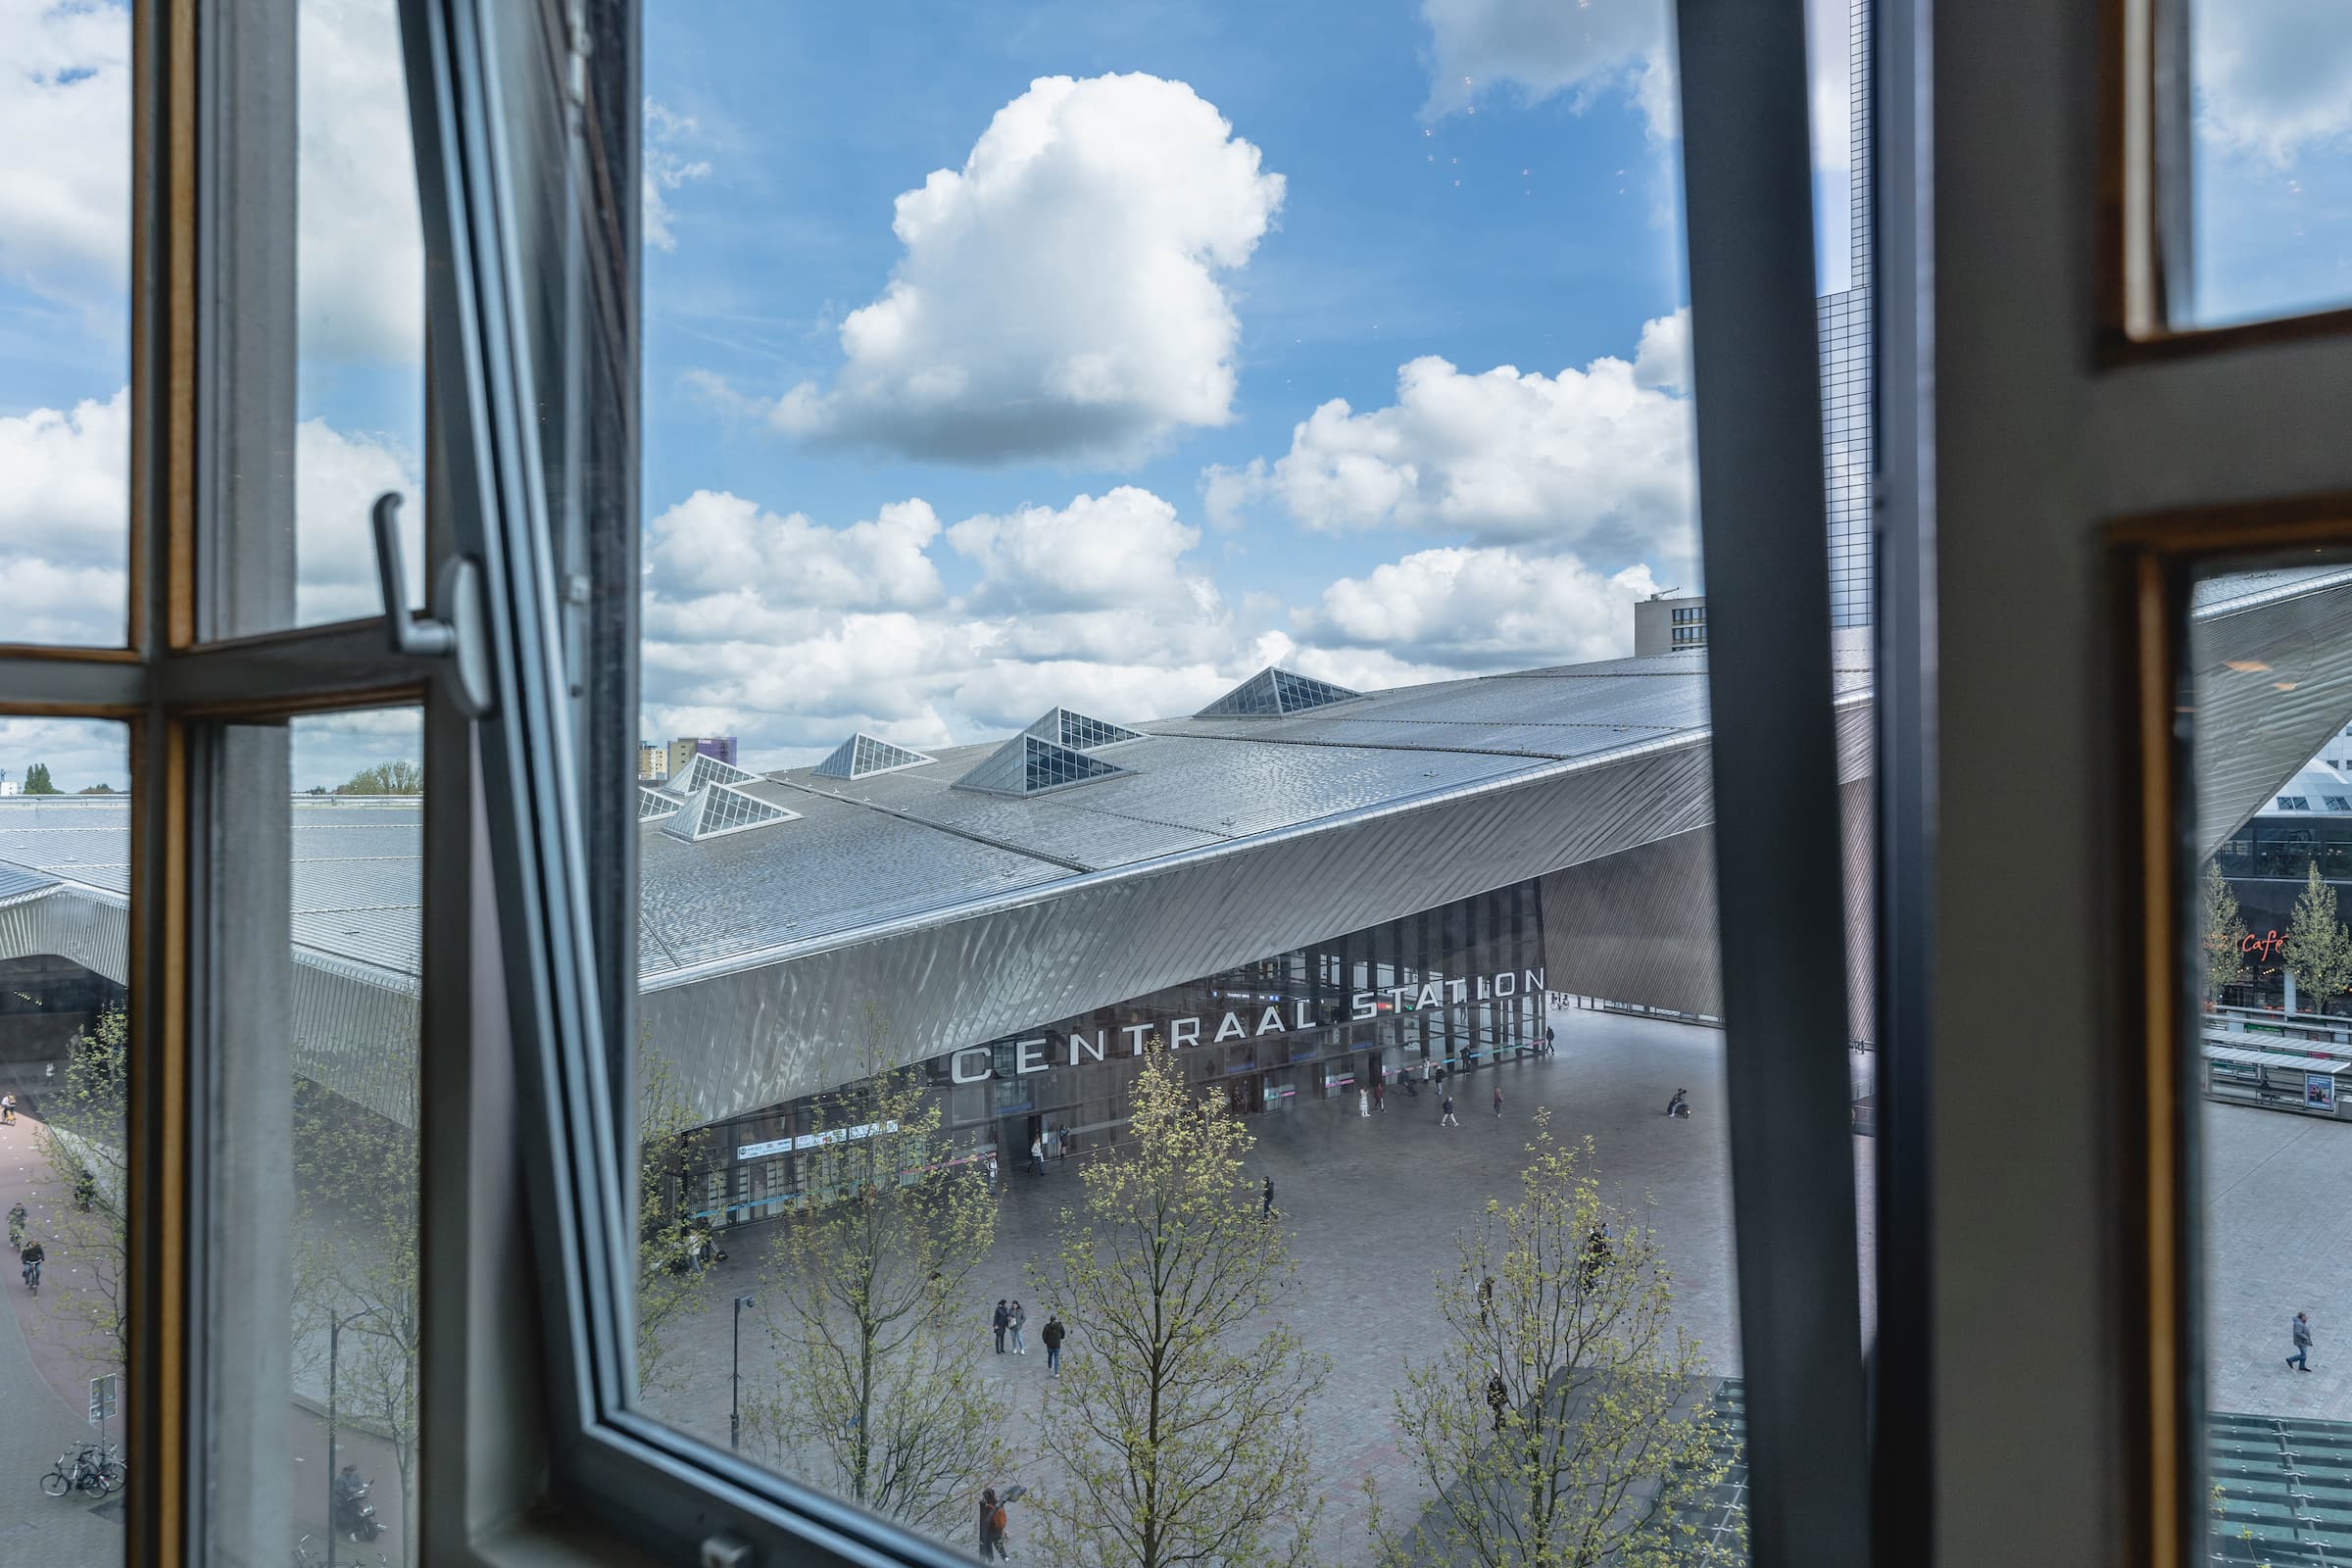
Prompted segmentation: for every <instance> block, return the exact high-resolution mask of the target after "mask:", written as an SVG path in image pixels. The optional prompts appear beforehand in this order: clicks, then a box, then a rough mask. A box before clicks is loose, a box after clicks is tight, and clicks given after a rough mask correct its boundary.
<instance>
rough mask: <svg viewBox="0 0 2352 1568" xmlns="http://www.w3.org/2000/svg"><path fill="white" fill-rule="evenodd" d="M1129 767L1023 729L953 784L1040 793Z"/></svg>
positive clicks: (1000, 791)
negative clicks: (1056, 742) (1092, 755)
mask: <svg viewBox="0 0 2352 1568" xmlns="http://www.w3.org/2000/svg"><path fill="white" fill-rule="evenodd" d="M1133 771H1134V769H1133V768H1126V767H1121V766H1119V764H1118V763H1116V762H1106V761H1104V760H1103V759H1102V758H1100V757H1090V756H1088V755H1087V754H1086V753H1084V752H1081V751H1078V750H1077V749H1075V748H1074V747H1069V746H1061V745H1056V744H1055V743H1054V742H1053V741H1049V740H1045V739H1042V738H1040V737H1039V736H1036V735H1032V734H1029V733H1027V732H1025V731H1024V732H1023V733H1021V734H1019V735H1015V736H1014V737H1013V738H1012V739H1010V740H1008V741H1006V742H1005V744H1004V745H1002V746H1000V747H998V748H997V749H996V750H995V751H993V752H991V753H989V754H988V756H987V757H985V758H983V759H982V760H981V761H980V764H979V765H978V766H977V767H974V768H973V769H972V770H971V771H970V772H968V773H966V774H964V775H963V777H961V778H959V779H957V780H956V788H957V789H959V790H985V791H987V792H988V793H990V794H992V795H1042V794H1044V793H1045V792H1046V791H1048V790H1058V789H1066V788H1068V787H1069V786H1070V785H1072V784H1087V783H1091V782H1093V781H1094V780H1096V779H1099V778H1110V777H1113V776H1115V775H1117V774H1120V773H1131V772H1133Z"/></svg>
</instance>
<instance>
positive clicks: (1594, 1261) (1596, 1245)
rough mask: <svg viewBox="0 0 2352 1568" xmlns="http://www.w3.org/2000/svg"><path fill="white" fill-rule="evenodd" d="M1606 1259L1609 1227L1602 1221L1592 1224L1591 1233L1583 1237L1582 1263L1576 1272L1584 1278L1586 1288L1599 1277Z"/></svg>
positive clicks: (1606, 1262)
mask: <svg viewBox="0 0 2352 1568" xmlns="http://www.w3.org/2000/svg"><path fill="white" fill-rule="evenodd" d="M1608 1261H1609V1227H1608V1224H1607V1222H1606V1221H1603V1222H1602V1223H1601V1224H1598V1225H1595V1226H1593V1233H1592V1234H1591V1235H1590V1236H1587V1237H1586V1238H1585V1260H1584V1265H1583V1267H1581V1268H1580V1269H1578V1271H1577V1272H1578V1274H1579V1276H1580V1277H1581V1278H1582V1279H1583V1280H1584V1282H1585V1289H1586V1290H1588V1291H1589V1290H1591V1289H1592V1288H1593V1285H1594V1284H1595V1283H1596V1282H1597V1281H1598V1280H1599V1279H1600V1271H1601V1269H1602V1268H1603V1267H1605V1266H1606V1265H1607V1264H1608Z"/></svg>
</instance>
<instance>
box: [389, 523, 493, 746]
mask: <svg viewBox="0 0 2352 1568" xmlns="http://www.w3.org/2000/svg"><path fill="white" fill-rule="evenodd" d="M399 514H400V493H399V492H398V491H395V490H387V491H385V492H384V493H383V494H382V495H380V496H377V497H376V498H375V507H374V510H373V511H372V512H371V513H370V514H369V517H370V520H371V521H372V522H373V523H374V525H375V576H376V581H377V583H378V584H379V585H380V586H381V587H382V589H383V592H384V626H385V629H386V631H387V633H388V634H389V637H390V640H391V643H392V651H393V652H394V653H396V654H399V655H401V656H403V657H404V658H409V659H434V660H447V661H448V663H447V664H446V665H445V666H444V668H445V672H446V674H447V677H448V678H447V680H446V682H445V685H446V687H447V690H448V692H449V695H450V700H451V701H452V702H454V703H455V704H456V705H457V707H458V711H460V712H462V713H464V714H465V715H466V717H467V718H480V717H481V716H482V715H483V714H485V713H487V712H489V711H490V644H489V633H488V629H487V623H486V620H485V617H484V615H483V612H482V568H481V564H480V563H479V562H477V561H475V560H474V559H473V558H472V557H471V556H452V557H450V558H449V559H448V560H447V561H444V562H443V563H441V574H440V577H439V579H438V580H437V581H436V582H435V583H434V585H433V596H432V601H431V605H432V609H431V613H428V614H424V615H412V614H411V613H410V612H409V594H408V586H407V583H408V572H407V571H406V570H405V569H404V563H403V562H402V561H401V558H400V522H399Z"/></svg>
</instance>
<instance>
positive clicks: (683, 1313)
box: [637, 1032, 708, 1395]
mask: <svg viewBox="0 0 2352 1568" xmlns="http://www.w3.org/2000/svg"><path fill="white" fill-rule="evenodd" d="M692 1125H693V1111H692V1109H691V1108H690V1107H689V1106H688V1105H687V1103H686V1097H685V1094H684V1092H683V1091H682V1090H681V1089H680V1088H679V1085H678V1075H677V1073H676V1071H675V1069H673V1068H672V1067H671V1066H670V1064H669V1061H668V1059H667V1058H666V1057H664V1056H662V1054H659V1053H658V1052H656V1051H655V1050H654V1048H653V1044H652V1038H651V1035H650V1032H649V1033H648V1034H647V1036H646V1037H645V1038H642V1039H641V1040H640V1041H639V1042H638V1047H637V1387H638V1390H639V1391H640V1393H642V1394H646V1395H658V1394H663V1393H668V1392H670V1391H671V1390H672V1389H673V1387H674V1385H675V1383H676V1381H677V1376H678V1368H677V1367H676V1366H675V1365H674V1364H673V1357H672V1355H671V1353H670V1352H671V1350H672V1349H673V1348H674V1347H673V1346H672V1345H671V1342H670V1335H669V1331H670V1329H671V1328H673V1327H674V1326H675V1325H676V1324H677V1323H678V1322H680V1321H681V1320H682V1319H685V1318H689V1317H692V1316H694V1315H695V1314H697V1313H699V1312H700V1311H701V1310H702V1304H703V1298H704V1297H705V1296H706V1295H707V1294H708V1293H707V1292H706V1291H705V1290H704V1288H703V1287H704V1284H705V1281H704V1277H703V1273H702V1271H701V1270H700V1269H699V1268H695V1267H693V1266H692V1250H693V1248H694V1246H695V1245H696V1243H697V1242H698V1241H700V1239H701V1229H700V1227H699V1225H698V1224H697V1223H696V1221H695V1218H694V1205H693V1203H692V1202H691V1201H689V1198H688V1194H687V1192H686V1184H685V1161H686V1152H687V1150H686V1146H687V1134H688V1133H689V1131H690V1130H691V1128H692Z"/></svg>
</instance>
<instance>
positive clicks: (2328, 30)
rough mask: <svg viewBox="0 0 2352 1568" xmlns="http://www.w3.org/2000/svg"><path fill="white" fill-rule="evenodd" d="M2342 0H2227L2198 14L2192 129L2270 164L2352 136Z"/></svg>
mask: <svg viewBox="0 0 2352 1568" xmlns="http://www.w3.org/2000/svg"><path fill="white" fill-rule="evenodd" d="M2347 21H2348V18H2347V13H2346V11H2345V8H2344V4H2343V0H2229V3H2228V4H2215V5H2201V6H2199V7H2197V8H2196V16H2195V25H2194V26H2193V27H2191V29H2190V34H2189V36H2190V48H2191V51H2192V55H2193V59H2192V63H2191V68H2190V79H2191V81H2192V83H2193V85H2194V87H2195V90H2196V97H2197V124H2198V128H2199V129H2200V130H2202V131H2203V132H2205V134H2207V135H2208V136H2210V137H2212V138H2213V139H2214V140H2215V141H2216V142H2218V143H2219V144H2221V145H2222V146H2224V147H2229V148H2235V149H2242V150H2245V151H2248V152H2252V153H2255V154H2258V155H2259V156H2261V157H2264V158H2267V159H2269V160H2270V161H2272V162H2273V163H2275V164H2279V165H2284V164H2287V163H2290V162H2291V161H2292V160H2293V159H2294V158H2295V156H2296V155H2297V154H2298V153H2300V152H2302V151H2303V150H2305V149H2306V148H2309V147H2312V146H2315V145H2318V144H2322V143H2326V142H2331V141H2335V140H2337V139H2339V138H2343V137H2345V136H2346V135H2348V134H2352V25H2347Z"/></svg>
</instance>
